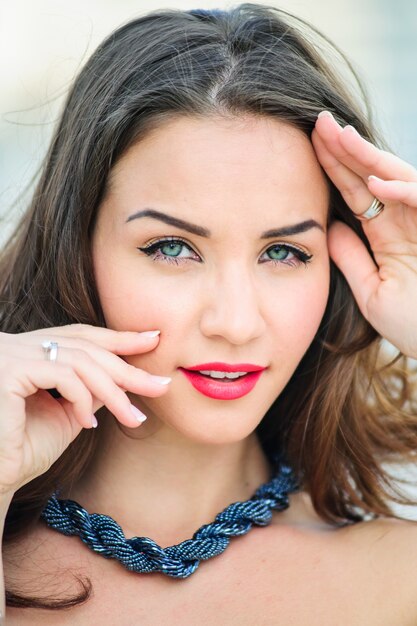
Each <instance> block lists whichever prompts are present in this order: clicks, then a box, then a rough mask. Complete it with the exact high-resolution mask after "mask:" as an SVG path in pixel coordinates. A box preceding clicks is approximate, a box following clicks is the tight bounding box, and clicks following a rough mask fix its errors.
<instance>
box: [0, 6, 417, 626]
mask: <svg viewBox="0 0 417 626" xmlns="http://www.w3.org/2000/svg"><path fill="white" fill-rule="evenodd" d="M313 34H314V33H313V32H312V30H311V29H308V28H307V27H306V25H305V24H303V23H302V22H301V21H300V20H296V19H295V18H294V19H292V18H291V17H290V16H288V15H287V14H285V13H283V12H282V11H278V10H277V9H274V8H270V7H264V6H259V5H252V4H244V5H240V6H238V7H236V8H234V9H231V10H230V11H227V12H223V11H212V12H209V11H202V10H194V11H188V12H187V11H185V12H183V11H176V10H164V11H157V12H153V13H150V14H148V15H147V16H145V17H142V18H140V19H137V20H134V21H132V22H130V23H128V24H127V25H125V26H124V27H122V28H120V29H119V30H118V31H116V32H115V33H113V34H112V35H111V36H110V37H109V38H108V39H107V40H106V41H105V42H104V43H103V44H102V45H101V46H100V47H99V49H98V50H97V51H96V52H95V54H94V55H93V57H92V58H91V59H90V61H89V62H88V63H87V64H86V66H85V67H84V69H83V70H82V72H81V73H80V75H79V77H78V78H77V80H76V81H75V83H74V86H73V88H72V90H71V93H70V94H69V97H68V100H67V102H66V105H65V107H64V111H63V114H62V118H61V121H60V124H59V126H58V128H57V130H56V134H55V136H54V138H53V141H52V144H51V148H50V150H49V153H48V155H47V158H46V161H45V167H44V170H43V173H42V176H41V179H40V182H39V185H38V187H37V190H36V192H35V194H34V199H33V203H32V206H31V208H30V209H29V211H28V213H27V215H26V216H25V217H24V218H23V219H22V220H21V223H20V224H19V226H18V227H17V230H16V233H15V235H14V237H12V238H11V240H10V242H9V244H8V246H6V249H5V250H4V252H3V256H2V259H1V273H0V275H1V294H2V296H1V298H2V315H1V320H2V322H1V330H2V331H3V332H2V334H1V335H0V359H1V360H0V363H1V371H2V375H1V377H0V380H1V386H0V407H1V415H2V419H1V437H0V441H1V454H0V459H1V466H0V467H1V470H0V476H1V493H2V498H1V506H2V520H4V521H5V527H4V537H3V561H4V576H5V585H6V589H7V604H8V605H9V607H8V609H7V611H8V623H9V624H11V625H12V624H29V623H30V624H41V623H42V624H54V625H57V624H90V623H91V622H92V621H93V620H94V621H98V622H99V623H100V624H116V623H117V624H138V623H140V624H152V625H153V624H160V623H163V622H164V621H165V623H169V624H180V623H181V624H193V625H195V624H213V623H221V624H238V623H239V624H257V625H258V624H280V625H281V624H290V623H291V624H303V625H305V624H308V625H312V624H320V625H323V624H332V625H333V624H336V623H337V624H349V625H351V624H366V625H367V626H369V625H372V624H378V626H381V625H383V624H387V625H388V624H389V625H390V626H391V625H392V624H404V625H405V624H415V623H416V622H417V603H416V600H415V598H416V595H417V594H416V583H415V570H416V567H417V548H416V546H417V530H416V526H415V524H414V523H413V522H411V521H406V520H401V519H399V518H396V516H395V514H394V512H393V511H392V509H391V506H390V500H392V499H395V500H396V501H397V502H407V498H406V497H405V496H403V497H401V494H400V493H396V492H395V483H393V482H392V481H391V480H390V474H389V473H388V469H387V466H386V465H384V463H385V462H386V461H389V460H398V459H406V460H413V451H414V449H415V447H416V443H417V432H416V431H417V429H416V419H415V415H416V411H415V405H413V397H412V389H411V383H412V377H411V372H410V371H408V370H407V360H408V357H411V358H416V357H417V330H416V329H417V324H416V319H415V318H416V316H415V310H416V307H415V299H416V297H415V294H416V293H417V278H416V275H417V271H416V270H417V259H416V255H417V250H416V248H415V240H416V230H417V218H416V211H417V172H416V170H415V169H414V168H413V167H412V166H411V165H409V164H407V163H405V162H403V161H402V160H400V159H399V158H397V157H395V156H393V155H391V154H389V153H388V152H384V151H383V150H381V149H380V148H378V147H376V144H377V143H378V141H377V138H376V135H375V132H374V130H373V129H372V128H371V125H370V123H369V121H368V120H367V117H366V116H365V115H364V114H363V113H362V112H361V108H360V106H359V105H357V104H356V103H355V102H354V101H353V100H352V98H351V96H350V95H349V93H347V90H346V89H345V88H344V86H343V80H342V79H341V78H338V77H337V76H336V74H335V73H334V71H333V70H332V62H331V57H330V53H331V52H330V51H331V48H330V46H329V48H328V52H327V53H326V55H325V56H326V58H325V59H324V58H322V57H320V56H319V55H318V53H317V52H316V46H315V44H314V43H313V39H312V37H313ZM314 37H316V38H319V35H318V34H317V33H315V34H314ZM319 41H320V46H323V45H324V40H323V39H319ZM355 128H356V130H355ZM379 145H380V143H379ZM413 305H414V306H413ZM383 338H385V339H387V340H389V341H390V342H391V343H392V344H393V345H394V346H395V347H396V348H397V349H398V355H397V358H395V359H394V360H393V361H391V362H387V361H389V358H388V357H387V355H385V354H384V353H383V351H382V350H381V344H382V341H383ZM390 356H392V355H390ZM414 398H415V396H414ZM261 485H264V487H262V488H261V489H260V491H259V492H258V491H257V490H258V488H259V487H260V486H261ZM239 503H246V504H239ZM230 505H231V506H230ZM228 507H230V508H228ZM224 511H225V512H224ZM223 512H224V513H223ZM95 513H97V514H100V515H99V516H97V515H94V514H95ZM219 514H220V515H219ZM216 516H218V517H216ZM110 518H111V519H110ZM112 520H113V521H112ZM197 530H198V532H197ZM71 535H74V536H71ZM238 535H242V537H240V538H239V537H238ZM132 537H136V539H133V540H131V541H126V538H127V539H129V538H130V539H131V538H132ZM80 539H81V541H80ZM86 544H87V545H86ZM229 544H230V545H229ZM177 546H179V547H177ZM226 548H227V549H226ZM103 557H107V558H103ZM213 557H217V558H213ZM131 570H134V571H131ZM398 580H401V585H400V586H398ZM394 588H395V593H393V589H394ZM64 608H66V609H70V610H67V611H64V610H61V609H64ZM52 609H54V610H52Z"/></svg>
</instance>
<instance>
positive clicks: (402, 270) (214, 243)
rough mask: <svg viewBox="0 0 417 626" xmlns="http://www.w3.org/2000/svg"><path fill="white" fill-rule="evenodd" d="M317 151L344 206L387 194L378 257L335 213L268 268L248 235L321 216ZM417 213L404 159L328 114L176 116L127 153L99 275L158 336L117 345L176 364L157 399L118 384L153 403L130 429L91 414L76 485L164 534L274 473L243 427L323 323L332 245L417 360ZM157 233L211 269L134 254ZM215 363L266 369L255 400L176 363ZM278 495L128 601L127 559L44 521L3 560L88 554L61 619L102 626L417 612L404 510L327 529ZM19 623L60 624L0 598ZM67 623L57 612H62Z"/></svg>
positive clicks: (371, 306) (134, 528) (131, 522)
mask: <svg viewBox="0 0 417 626" xmlns="http://www.w3.org/2000/svg"><path fill="white" fill-rule="evenodd" d="M320 165H321V166H322V167H323V169H324V170H325V171H326V172H327V174H328V175H329V177H330V178H331V179H332V180H333V182H334V184H335V185H336V186H337V187H338V188H339V189H340V191H341V193H342V195H343V196H344V198H345V200H346V202H347V204H348V206H349V207H350V208H351V210H352V211H353V212H354V213H355V214H360V213H363V212H364V211H365V210H366V209H367V208H368V206H369V205H370V203H371V202H372V199H373V196H374V195H375V196H377V197H378V198H380V199H381V200H382V201H383V202H384V204H385V211H384V212H383V213H382V214H381V215H380V216H378V218H377V219H375V220H371V221H370V222H364V223H363V229H364V233H365V235H366V237H367V238H368V241H369V243H370V245H371V248H372V250H373V253H374V257H375V260H376V264H375V262H374V261H373V259H372V258H371V257H370V256H369V254H368V252H367V250H366V248H365V246H364V244H363V243H362V241H361V240H359V238H358V237H357V236H356V235H355V233H354V232H353V231H352V230H351V229H350V228H348V227H347V226H346V225H344V224H342V223H340V222H336V223H334V224H333V225H332V226H331V227H330V229H329V232H328V233H327V237H326V235H325V234H324V233H322V232H321V231H320V230H319V229H312V230H311V231H309V232H308V233H307V232H306V233H302V234H298V235H296V236H292V237H290V238H288V241H289V242H290V243H292V244H294V245H299V246H301V247H303V248H305V249H306V250H307V251H308V252H309V253H311V254H312V255H313V259H312V262H311V263H310V264H309V265H308V266H307V268H304V267H300V268H297V267H294V266H292V267H285V268H281V267H274V268H272V267H271V268H270V267H269V264H261V263H260V258H261V253H262V258H263V253H264V251H265V249H266V248H267V246H269V244H270V243H271V244H272V243H276V241H274V242H272V241H271V242H266V241H262V242H260V240H259V239H258V236H259V232H260V230H266V229H267V228H272V227H277V226H283V225H288V224H289V223H295V222H296V221H301V220H303V219H306V218H307V219H310V218H312V217H313V218H315V219H317V220H318V221H320V219H321V220H322V224H324V222H325V218H326V211H327V199H328V198H327V188H326V184H325V182H324V178H323V173H322V170H321V169H320ZM145 170H146V171H145ZM370 175H373V176H374V178H371V179H369V178H368V177H369V176H370ZM375 175H376V178H375ZM259 181H262V187H261V188H257V187H258V186H260V185H259ZM202 192H203V193H202ZM311 199H314V204H312V203H311ZM145 204H146V206H153V207H155V208H160V209H161V210H165V211H166V212H169V213H170V214H171V215H176V216H178V217H179V216H180V217H182V218H183V219H189V220H190V221H193V222H195V223H197V224H199V225H200V226H203V225H204V226H206V227H210V228H211V230H212V231H213V238H212V240H202V239H201V238H198V237H196V236H195V235H192V236H190V235H189V234H188V233H182V232H181V231H178V229H174V228H173V227H167V226H166V225H161V224H160V223H157V222H155V220H151V219H149V218H148V219H146V220H145V219H143V220H136V221H132V222H130V223H128V224H126V223H125V222H126V217H127V216H128V215H130V214H131V213H133V212H134V211H136V210H138V209H140V208H141V207H142V206H143V205H145ZM259 207H262V209H261V210H260V208H259ZM416 208H417V172H416V170H415V169H414V168H413V167H412V166H411V165H409V164H407V163H405V162H404V161H401V160H400V159H398V158H397V157H394V156H393V155H390V154H388V153H385V152H383V151H381V150H378V149H377V148H376V147H375V146H372V144H370V143H369V142H367V141H365V140H364V139H363V138H361V137H359V136H358V135H357V134H356V133H355V132H354V131H353V130H352V129H351V128H349V127H346V128H344V129H342V128H341V127H340V126H339V124H337V122H336V121H335V120H334V119H333V118H332V117H331V116H329V115H328V114H323V115H322V116H320V117H319V119H318V120H317V123H316V127H315V130H314V131H313V134H312V144H310V142H309V141H308V140H307V139H306V138H305V137H304V136H303V135H302V134H301V133H299V132H298V131H295V130H294V129H292V128H290V127H288V126H286V125H285V124H282V123H279V122H277V121H272V120H265V119H264V118H263V119H262V120H260V119H246V120H243V119H241V120H239V121H236V120H235V121H233V122H228V123H225V122H224V121H222V122H221V123H220V122H219V121H218V120H217V121H215V123H214V121H211V122H209V121H208V120H205V121H204V122H203V121H201V120H200V121H199V122H197V121H196V120H194V121H192V120H177V121H176V122H175V123H173V124H170V125H169V126H166V127H164V128H161V129H159V130H158V131H156V133H155V134H154V135H153V136H152V137H151V136H150V137H148V139H147V141H144V142H142V143H141V144H140V145H139V144H138V145H137V146H135V147H134V148H132V150H131V151H130V152H129V153H127V154H126V155H125V157H124V158H123V159H122V160H121V161H120V162H119V163H118V165H117V166H116V168H115V170H114V172H113V176H112V185H111V186H110V192H109V194H108V195H107V197H106V200H105V202H104V203H103V205H102V206H101V207H100V213H99V221H98V226H97V229H96V231H95V233H94V238H93V252H94V266H95V273H96V278H97V284H98V288H99V293H100V298H101V301H102V305H103V310H104V312H105V316H106V321H107V323H108V326H109V328H114V329H127V330H134V331H137V330H149V329H151V328H155V326H157V327H158V328H159V329H160V330H161V335H160V340H159V341H157V343H156V348H155V350H154V351H152V352H150V353H146V354H139V352H140V351H139V350H138V349H137V348H136V350H137V353H135V348H134V349H132V350H128V349H127V348H126V347H125V348H124V351H123V352H120V351H118V354H123V355H125V356H124V359H125V361H126V362H128V363H131V364H133V365H136V366H137V367H140V368H144V371H149V372H152V373H154V374H159V375H163V376H170V377H172V383H171V384H170V385H169V389H166V394H165V395H163V396H160V394H159V393H158V394H153V395H157V396H159V397H153V398H152V397H147V396H143V395H135V394H134V393H131V392H130V393H129V394H128V395H129V396H130V399H131V400H132V401H133V402H134V403H135V404H136V406H137V407H139V408H141V409H142V410H143V411H145V412H146V413H147V415H148V420H147V421H146V422H145V423H144V425H142V426H140V427H139V428H136V429H133V428H129V427H128V426H127V425H126V424H129V423H130V422H129V420H128V419H126V421H125V420H123V419H122V420H121V421H120V422H117V423H116V422H115V419H114V417H112V416H111V415H110V414H109V413H107V415H101V416H100V424H99V428H98V434H99V435H100V437H101V445H100V447H99V454H98V455H97V457H96V458H95V459H94V463H93V464H92V465H91V467H90V472H89V475H88V476H87V479H86V480H84V478H83V483H82V485H75V486H74V490H73V491H72V495H73V496H74V497H75V499H78V500H79V501H80V502H81V503H82V504H83V505H84V506H86V508H87V509H89V510H90V511H92V510H93V509H94V510H96V511H98V512H99V511H102V512H105V513H107V514H110V515H112V516H114V517H115V519H116V520H117V521H118V522H119V523H120V524H121V526H122V528H123V530H124V531H125V533H126V534H127V535H130V536H132V535H133V534H137V535H148V536H150V537H152V538H153V539H155V540H157V541H159V543H161V544H162V545H172V544H173V543H175V542H178V541H181V540H182V539H186V538H188V537H190V536H191V533H192V532H194V531H195V529H196V527H198V526H199V525H201V524H202V523H205V522H209V521H211V520H212V518H213V516H214V515H215V514H216V513H218V512H219V510H221V508H223V507H224V506H227V505H228V504H229V503H230V502H232V501H235V500H238V499H245V498H247V497H249V496H250V495H251V494H252V493H253V490H254V488H256V487H257V486H258V485H259V484H260V483H261V482H263V481H264V480H266V479H267V477H268V467H267V464H266V460H265V458H264V456H263V454H262V452H261V450H260V448H259V445H258V443H257V441H256V438H255V437H254V436H253V431H254V428H255V427H256V425H257V423H258V422H259V420H260V419H261V418H262V414H263V412H264V411H265V408H267V406H268V404H270V403H271V401H273V399H274V397H275V394H276V395H278V394H279V393H280V391H281V389H282V388H283V386H284V385H285V383H286V381H287V380H288V378H289V377H290V376H291V373H292V371H293V370H294V368H295V367H296V365H297V363H298V362H299V359H300V358H301V357H302V354H303V353H304V351H305V349H306V348H307V347H308V345H309V342H310V341H311V339H312V337H313V336H314V333H315V330H316V329H317V327H318V324H319V322H320V319H321V315H322V314H323V312H324V307H325V303H326V299H327V292H328V270H329V255H328V252H329V253H330V256H331V258H332V259H333V261H334V262H335V263H336V264H337V265H338V266H339V267H340V269H341V271H342V272H343V273H344V274H345V276H346V279H347V280H348V282H349V284H350V286H351V288H352V292H353V294H354V296H355V298H356V299H357V302H358V305H359V306H360V308H361V311H362V312H363V314H364V315H365V317H366V318H367V319H368V320H369V321H370V323H371V324H373V325H374V326H375V328H377V329H378V330H379V332H380V333H381V335H382V336H383V337H385V338H386V339H388V340H390V341H392V343H393V344H394V345H395V346H396V347H397V348H399V349H400V350H402V351H403V352H404V353H405V354H409V355H410V356H414V357H417V350H416V346H417V340H416V339H417V337H416V332H415V328H416V327H417V326H416V320H415V311H416V310H417V308H416V306H415V304H416V303H415V294H416V293H417V271H416V265H417V264H416V258H417V250H416V249H415V241H417V220H416V213H415V210H416ZM168 234H173V235H175V236H176V237H177V236H181V237H184V238H185V239H186V240H187V241H188V242H189V244H190V245H191V247H192V248H193V249H194V250H195V251H196V252H197V253H198V254H199V255H200V256H201V260H202V261H203V263H195V262H194V261H190V262H188V265H184V266H176V265H175V264H174V265H164V264H162V262H161V261H159V262H158V261H155V262H154V261H151V260H150V259H149V258H148V257H143V256H141V255H139V254H137V252H138V251H137V250H136V248H137V247H138V246H139V245H141V246H143V245H144V244H145V243H146V241H149V240H150V239H154V238H156V237H161V236H164V235H168ZM282 239H283V238H280V241H282ZM286 241H287V240H286ZM261 244H262V245H261ZM236 259H238V260H239V263H236ZM137 265H140V268H139V269H138V268H137ZM200 278H201V280H200ZM191 294H193V296H191ZM399 311H401V324H399V323H398V315H399ZM413 316H414V317H413ZM101 330H103V329H101ZM132 337H133V335H132ZM132 342H133V339H132ZM271 346H273V348H274V350H271ZM212 359H223V360H225V361H229V362H236V361H238V360H249V361H252V362H258V363H259V364H262V365H268V369H267V371H266V372H265V373H264V374H263V376H262V378H261V379H260V381H259V383H258V385H257V386H256V387H255V389H254V390H253V391H252V392H251V393H250V394H249V395H248V396H246V397H244V398H241V399H239V400H236V401H230V402H224V401H223V402H220V401H215V400H212V399H207V398H205V397H204V396H201V395H200V394H198V393H197V392H195V390H194V389H192V388H191V387H189V386H188V387H187V384H186V383H187V381H186V380H185V379H184V378H183V377H182V374H181V372H179V371H178V369H177V368H178V367H179V366H180V365H192V364H193V363H195V362H197V361H199V362H201V361H203V360H212ZM132 371H133V370H132ZM138 371H140V372H142V371H143V370H138ZM237 405H239V406H237ZM290 500H291V506H290V508H289V509H287V510H286V511H284V512H283V513H280V514H278V515H277V516H276V519H275V520H274V522H273V524H272V525H271V526H270V527H269V528H265V529H257V528H255V529H253V530H252V532H251V533H250V534H249V536H248V537H246V538H245V540H244V542H243V544H242V543H239V540H236V541H235V542H234V543H233V546H234V547H233V548H231V549H230V550H228V551H227V553H226V554H225V555H223V556H222V560H221V563H217V562H216V560H214V559H213V560H211V561H209V562H207V563H206V564H205V565H204V569H202V570H201V574H200V575H199V576H196V577H192V578H191V579H190V580H188V581H187V583H181V584H180V585H178V583H177V582H175V581H172V580H170V579H166V578H165V577H158V578H154V577H151V576H144V577H143V578H141V581H140V602H139V603H138V596H137V593H138V581H137V578H136V577H132V575H131V573H130V572H127V571H125V570H124V569H122V568H120V567H119V566H118V564H117V563H115V562H106V561H103V558H102V557H101V556H99V555H95V554H94V553H91V552H90V551H88V550H87V549H86V548H85V547H84V546H83V545H82V543H81V542H79V543H77V545H75V544H74V543H73V542H72V538H67V537H64V536H62V535H60V534H58V533H53V532H50V531H47V530H46V529H45V528H44V527H43V526H42V527H40V528H38V529H37V531H36V532H37V533H38V534H37V535H36V536H35V537H33V536H31V537H30V538H28V542H29V543H28V544H27V552H26V551H25V547H24V546H23V547H22V546H20V548H21V555H20V556H22V554H23V555H27V560H26V561H22V558H20V559H16V558H14V562H15V563H18V570H16V573H15V578H14V579H13V580H16V579H18V576H19V572H21V571H23V572H25V575H27V572H33V578H34V580H38V577H39V572H43V571H48V570H49V571H50V568H51V563H53V562H55V560H56V554H59V555H60V565H62V566H63V569H62V571H59V572H57V573H55V575H54V580H60V581H61V580H62V581H63V580H64V578H63V572H64V571H76V570H79V569H80V566H83V567H84V566H85V569H86V571H87V572H88V574H91V577H92V578H93V581H94V596H93V599H92V600H91V601H90V602H88V603H87V604H86V605H84V606H82V607H78V608H77V616H78V619H77V622H75V621H74V620H75V618H74V616H73V615H72V613H71V615H70V616H69V620H70V621H71V624H75V623H79V624H85V623H90V622H91V620H92V619H93V620H94V619H95V620H97V619H99V620H100V623H113V621H114V616H115V615H116V614H117V616H118V618H120V619H121V620H122V621H123V619H125V621H126V620H131V618H132V615H135V616H136V615H140V617H141V618H142V617H145V616H146V617H145V620H147V622H146V623H158V624H159V623H163V622H167V621H168V622H169V623H181V624H188V623H189V624H191V623H192V624H195V623H197V622H200V621H204V622H207V623H214V622H215V621H216V620H218V616H219V615H222V617H224V619H226V620H227V622H228V623H230V624H234V623H238V624H242V623H243V622H242V619H243V620H246V621H244V623H248V624H249V623H250V624H252V623H255V622H258V621H259V615H260V614H262V616H263V618H264V620H265V623H267V622H268V623H274V624H277V625H278V624H288V623H290V622H291V623H294V624H303V625H304V624H306V623H307V621H308V623H311V624H312V625H313V622H314V623H317V624H320V625H322V624H335V623H349V624H356V623H357V624H359V623H364V622H363V620H364V619H365V620H366V623H367V624H369V625H371V624H372V625H373V624H375V626H376V625H377V624H378V626H381V625H383V624H387V626H388V624H389V625H391V624H393V623H396V624H397V623H398V624H403V625H404V626H408V625H410V626H411V624H415V623H416V615H417V606H416V601H415V598H416V595H417V594H416V585H415V575H414V574H415V567H416V563H417V554H416V546H417V541H416V526H415V524H413V523H411V522H405V521H401V522H400V521H398V520H392V519H381V520H376V521H372V522H367V523H362V524H355V525H353V526H347V527H344V528H341V529H335V528H334V527H329V526H325V525H324V523H323V521H322V520H321V519H320V518H318V516H317V515H316V514H315V512H314V510H313V508H312V506H311V501H310V499H309V496H308V494H306V493H301V494H296V495H295V496H291V498H290ZM126 511H127V513H126ZM46 539H47V540H46ZM393 555H395V558H393ZM15 556H16V555H15ZM254 560H258V562H259V563H260V565H261V566H260V567H259V568H255V569H254V567H253V563H254ZM277 564H280V565H282V564H283V566H280V567H277ZM219 565H220V568H221V569H220V570H219ZM31 568H32V569H31ZM219 571H220V572H221V573H220V575H219ZM210 572H211V574H210ZM225 581H226V582H225ZM370 581H371V582H370ZM398 581H401V584H400V585H398ZM65 584H66V583H65ZM115 589H117V592H118V600H119V602H118V603H117V606H115V603H114V590H115ZM236 589H237V590H238V593H236ZM393 589H395V593H392V590H393ZM201 598H204V599H206V598H210V600H211V602H210V603H207V602H206V601H204V603H202V602H201ZM300 598H302V602H301V601H300ZM323 598H325V601H324V602H323ZM202 607H204V610H206V611H207V612H204V613H203V612H202V611H203V609H202ZM226 610H228V611H229V613H227V615H226ZM23 613H24V616H23ZM14 614H15V615H14ZM14 616H15V617H16V620H14ZM23 617H24V618H25V619H27V620H28V621H27V623H29V622H30V623H35V622H34V620H35V619H37V618H38V617H39V619H41V620H42V623H45V624H46V623H51V624H52V623H54V624H55V623H56V620H57V615H56V614H54V615H51V616H50V622H47V617H46V616H42V617H40V616H38V615H37V614H36V616H35V615H34V614H32V612H29V611H27V610H26V609H25V611H23V612H22V611H20V610H14V609H11V611H10V618H11V621H13V623H16V624H17V623H19V624H20V623H23V621H22V620H23ZM60 617H61V618H62V623H64V622H65V623H67V618H66V616H65V613H64V612H62V613H61V615H60ZM149 620H150V621H149ZM314 620H315V621H314ZM119 621H120V620H119ZM25 623H26V622H25ZM60 623H61V622H60ZM68 623H69V622H68Z"/></svg>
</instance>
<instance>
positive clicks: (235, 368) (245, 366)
mask: <svg viewBox="0 0 417 626" xmlns="http://www.w3.org/2000/svg"><path fill="white" fill-rule="evenodd" d="M183 369H187V370H192V371H196V370H200V371H201V370H211V371H213V370H214V371H217V372H259V370H264V369H265V367H264V366H263V365H254V364H253V363H233V364H232V363H221V362H220V361H215V362H214V363H200V364H199V365H190V367H184V368H183Z"/></svg>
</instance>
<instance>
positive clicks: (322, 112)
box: [317, 111, 334, 119]
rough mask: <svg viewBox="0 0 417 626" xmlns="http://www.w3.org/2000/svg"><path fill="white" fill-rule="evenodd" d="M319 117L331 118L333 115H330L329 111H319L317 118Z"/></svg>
mask: <svg viewBox="0 0 417 626" xmlns="http://www.w3.org/2000/svg"><path fill="white" fill-rule="evenodd" d="M319 117H333V115H332V114H331V113H330V111H320V113H319V114H318V116H317V118H319ZM333 119H334V118H333Z"/></svg>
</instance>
